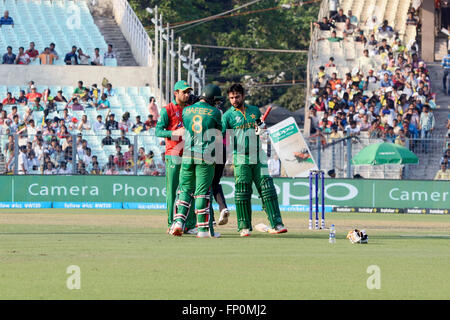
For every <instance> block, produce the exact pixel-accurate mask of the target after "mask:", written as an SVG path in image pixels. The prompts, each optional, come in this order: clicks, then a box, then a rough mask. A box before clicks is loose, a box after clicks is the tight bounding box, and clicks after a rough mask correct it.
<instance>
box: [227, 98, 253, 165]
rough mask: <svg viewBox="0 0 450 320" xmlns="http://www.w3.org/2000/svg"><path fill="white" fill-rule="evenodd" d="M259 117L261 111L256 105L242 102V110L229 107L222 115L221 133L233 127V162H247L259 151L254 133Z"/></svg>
mask: <svg viewBox="0 0 450 320" xmlns="http://www.w3.org/2000/svg"><path fill="white" fill-rule="evenodd" d="M260 118H261V112H260V111H259V108H258V107H256V106H250V105H247V104H244V112H241V110H239V109H236V108H235V107H233V106H232V107H231V108H230V109H228V110H227V112H225V113H224V115H223V117H222V133H223V134H224V135H225V134H226V131H227V129H233V135H234V142H232V143H233V155H234V163H235V164H244V163H245V164H248V163H249V160H250V159H251V156H252V157H253V156H257V155H258V154H259V152H260V147H261V145H260V141H259V137H258V136H257V135H256V134H255V128H256V126H257V124H256V120H257V119H260ZM242 161H244V162H242Z"/></svg>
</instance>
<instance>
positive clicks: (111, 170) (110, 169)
mask: <svg viewBox="0 0 450 320" xmlns="http://www.w3.org/2000/svg"><path fill="white" fill-rule="evenodd" d="M106 168H107V169H106V170H105V174H106V175H116V174H119V171H117V169H116V166H115V164H114V163H109V162H108V163H107V164H106Z"/></svg>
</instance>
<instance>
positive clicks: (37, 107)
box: [31, 97, 44, 111]
mask: <svg viewBox="0 0 450 320" xmlns="http://www.w3.org/2000/svg"><path fill="white" fill-rule="evenodd" d="M31 110H33V111H44V107H43V106H42V105H41V98H40V97H36V99H34V102H33V106H32V107H31Z"/></svg>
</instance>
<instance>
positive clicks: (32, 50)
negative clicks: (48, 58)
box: [25, 42, 39, 61]
mask: <svg viewBox="0 0 450 320" xmlns="http://www.w3.org/2000/svg"><path fill="white" fill-rule="evenodd" d="M25 53H26V54H27V55H28V56H29V57H30V59H32V60H33V61H34V60H36V58H37V57H38V56H39V51H37V50H36V49H35V48H34V42H30V48H29V49H28V50H27V51H25Z"/></svg>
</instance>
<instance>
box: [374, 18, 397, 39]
mask: <svg viewBox="0 0 450 320" xmlns="http://www.w3.org/2000/svg"><path fill="white" fill-rule="evenodd" d="M378 33H379V34H380V36H382V37H385V36H387V37H388V38H390V37H392V35H393V33H394V29H392V27H391V26H390V25H389V24H388V21H387V20H384V21H383V24H382V25H381V26H380V27H379V28H378Z"/></svg>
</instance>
